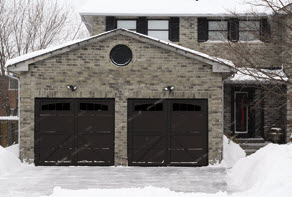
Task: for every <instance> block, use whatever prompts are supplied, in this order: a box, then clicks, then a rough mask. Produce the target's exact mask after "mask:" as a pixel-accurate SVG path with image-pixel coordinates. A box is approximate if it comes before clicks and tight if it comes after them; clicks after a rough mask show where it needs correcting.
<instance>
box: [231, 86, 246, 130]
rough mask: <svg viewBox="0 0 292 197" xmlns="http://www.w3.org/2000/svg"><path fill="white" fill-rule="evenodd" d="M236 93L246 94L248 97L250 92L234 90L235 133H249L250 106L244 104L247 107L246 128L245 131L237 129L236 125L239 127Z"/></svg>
mask: <svg viewBox="0 0 292 197" xmlns="http://www.w3.org/2000/svg"><path fill="white" fill-rule="evenodd" d="M236 94H246V98H248V92H243V91H235V92H234V133H235V134H248V131H249V128H248V127H249V125H248V116H249V112H248V109H249V107H248V106H244V107H245V108H246V117H245V124H246V125H245V128H246V130H245V131H237V129H236V127H237V124H236V123H237V117H236V114H237V113H236V105H237V103H236Z"/></svg>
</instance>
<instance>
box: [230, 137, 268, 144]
mask: <svg viewBox="0 0 292 197" xmlns="http://www.w3.org/2000/svg"><path fill="white" fill-rule="evenodd" d="M236 140H237V142H238V143H239V144H243V143H245V144H248V143H265V140H264V139H263V138H237V139H236Z"/></svg>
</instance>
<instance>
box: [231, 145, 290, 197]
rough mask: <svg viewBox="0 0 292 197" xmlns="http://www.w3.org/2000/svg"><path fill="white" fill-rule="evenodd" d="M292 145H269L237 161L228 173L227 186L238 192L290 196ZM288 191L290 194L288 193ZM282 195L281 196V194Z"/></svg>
mask: <svg viewBox="0 0 292 197" xmlns="http://www.w3.org/2000/svg"><path fill="white" fill-rule="evenodd" d="M291 169H292V144H290V145H277V144H269V145H267V146H266V147H264V148H262V149H260V150H258V151H257V152H256V153H255V154H252V155H250V156H248V157H246V158H244V159H241V160H239V161H238V162H237V163H236V164H235V165H234V166H233V168H232V169H231V170H230V171H229V173H228V176H227V177H228V179H227V180H228V186H229V187H230V188H237V189H239V190H247V189H254V190H257V191H266V190H268V191H269V190H270V191H279V190H286V189H285V188H290V189H289V190H288V191H287V192H288V193H287V194H289V195H288V196H292V170H291ZM289 191H290V192H289ZM281 195H283V194H281Z"/></svg>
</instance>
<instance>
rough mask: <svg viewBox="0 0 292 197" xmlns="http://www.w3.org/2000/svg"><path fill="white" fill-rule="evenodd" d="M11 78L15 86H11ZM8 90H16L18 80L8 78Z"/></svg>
mask: <svg viewBox="0 0 292 197" xmlns="http://www.w3.org/2000/svg"><path fill="white" fill-rule="evenodd" d="M11 80H14V81H15V83H16V88H11V83H10V82H11ZM8 90H18V81H17V80H16V79H12V78H9V84H8Z"/></svg>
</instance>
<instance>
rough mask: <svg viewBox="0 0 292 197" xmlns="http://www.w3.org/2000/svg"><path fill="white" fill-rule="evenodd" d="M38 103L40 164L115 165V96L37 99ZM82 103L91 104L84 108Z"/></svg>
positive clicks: (36, 144) (37, 162) (37, 147)
mask: <svg viewBox="0 0 292 197" xmlns="http://www.w3.org/2000/svg"><path fill="white" fill-rule="evenodd" d="M35 103H36V107H35V112H36V118H35V125H36V126H35V128H36V129H35V156H36V160H35V161H36V164H37V165H87V164H88V165H113V162H114V157H113V154H114V149H113V148H114V145H113V144H114V115H113V112H114V100H113V99H103V100H99V99H36V102H35ZM80 103H86V104H88V106H87V105H86V106H84V105H83V106H82V108H81V106H80ZM92 106H93V108H92ZM82 110H83V111H82ZM78 154H79V155H78ZM80 159H81V160H82V162H80V161H79V160H80ZM102 159H104V160H103V161H102ZM85 160H86V161H90V162H83V161H85Z"/></svg>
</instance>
